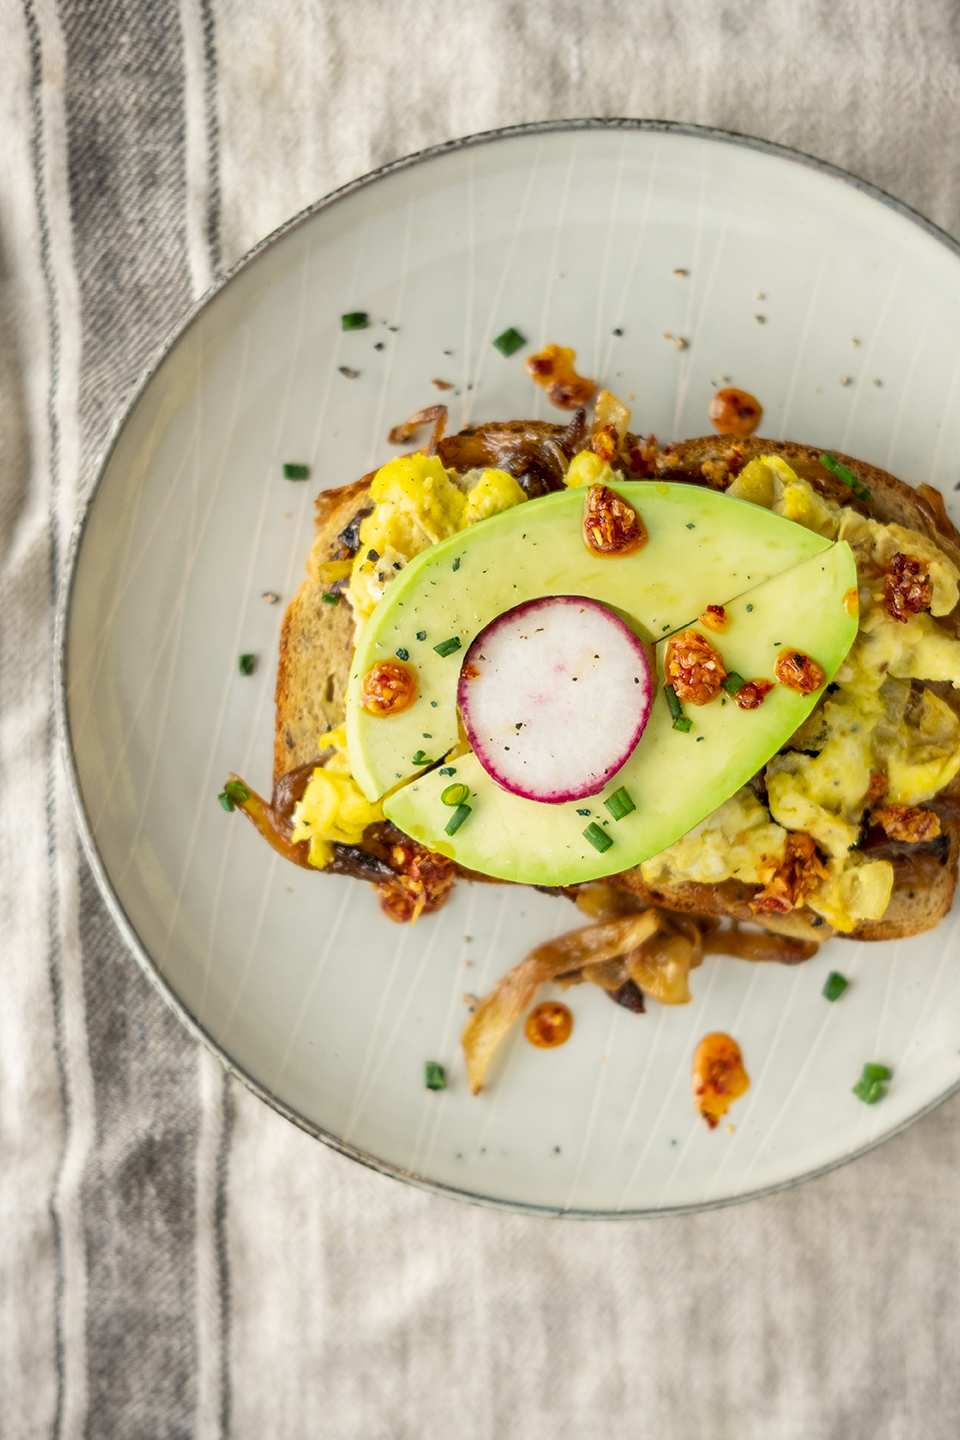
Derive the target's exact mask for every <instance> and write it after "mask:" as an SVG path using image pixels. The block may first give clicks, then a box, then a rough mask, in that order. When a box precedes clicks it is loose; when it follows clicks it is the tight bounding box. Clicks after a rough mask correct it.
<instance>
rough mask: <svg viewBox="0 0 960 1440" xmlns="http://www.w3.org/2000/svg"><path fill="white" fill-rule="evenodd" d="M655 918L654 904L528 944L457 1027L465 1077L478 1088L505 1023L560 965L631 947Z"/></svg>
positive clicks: (650, 930) (575, 965) (597, 960)
mask: <svg viewBox="0 0 960 1440" xmlns="http://www.w3.org/2000/svg"><path fill="white" fill-rule="evenodd" d="M659 924H660V918H659V916H658V914H657V912H656V910H644V911H642V912H641V913H640V914H639V915H626V916H624V917H623V918H622V919H619V920H610V921H608V922H607V923H606V924H601V925H585V926H583V927H582V928H581V929H579V930H571V931H570V932H569V933H568V934H566V935H560V936H558V937H557V939H556V940H548V941H547V942H546V943H545V944H543V945H538V946H537V948H536V949H535V950H531V952H530V954H529V955H528V956H527V957H526V959H524V960H521V961H520V964H519V965H515V966H514V967H513V969H512V970H508V971H507V973H506V975H504V976H503V977H502V978H501V979H500V980H498V981H497V983H496V985H495V986H494V987H493V989H492V990H491V991H490V993H489V995H485V996H484V998H483V999H482V1000H481V1001H480V1003H479V1005H478V1006H477V1008H476V1009H475V1010H474V1012H473V1014H472V1015H471V1016H470V1019H469V1020H468V1021H467V1023H466V1025H465V1026H464V1028H463V1034H462V1036H461V1044H462V1045H463V1051H464V1055H465V1057H466V1062H467V1079H468V1081H469V1083H470V1089H471V1090H472V1092H473V1094H474V1095H477V1094H479V1092H480V1090H481V1088H482V1086H483V1079H484V1076H485V1075H486V1073H487V1067H488V1065H489V1064H490V1061H491V1060H492V1059H493V1055H494V1052H495V1050H496V1048H497V1046H498V1045H499V1044H500V1041H501V1040H502V1039H503V1038H504V1036H505V1035H506V1033H507V1031H508V1030H509V1029H510V1027H511V1026H512V1025H513V1024H514V1023H515V1022H516V1021H517V1020H519V1018H520V1016H521V1015H522V1014H523V1012H524V1010H525V1009H526V1008H527V1006H528V1005H529V1004H530V1002H531V1000H532V999H533V997H534V995H536V993H537V991H538V989H539V988H540V986H541V985H544V984H546V983H547V981H548V980H553V979H555V978H556V977H557V976H558V975H562V974H563V973H564V972H565V971H569V970H578V969H581V968H582V967H583V966H584V965H587V964H590V963H593V964H595V965H599V964H602V963H603V962H604V961H605V960H612V959H614V957H615V956H618V955H624V954H626V953H627V952H628V951H631V950H635V949H636V948H637V947H638V946H639V945H641V944H642V943H643V941H644V940H646V939H647V938H648V937H649V936H651V935H652V934H654V932H655V931H656V930H657V928H658V927H659Z"/></svg>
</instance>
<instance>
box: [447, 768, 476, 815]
mask: <svg viewBox="0 0 960 1440" xmlns="http://www.w3.org/2000/svg"><path fill="white" fill-rule="evenodd" d="M441 773H442V772H441ZM469 794H470V787H469V785H448V786H447V788H446V790H444V791H442V792H441V795H440V799H441V801H442V802H443V804H444V805H449V806H451V807H452V808H454V809H455V808H456V807H457V806H458V805H462V804H463V803H464V801H465V800H466V799H467V797H468V795H469Z"/></svg>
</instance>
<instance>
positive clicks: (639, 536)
mask: <svg viewBox="0 0 960 1440" xmlns="http://www.w3.org/2000/svg"><path fill="white" fill-rule="evenodd" d="M581 534H582V535H583V543H584V545H586V547H587V549H588V550H589V551H590V554H591V555H596V556H597V557H598V558H599V559H616V558H618V557H620V556H624V555H636V553H637V551H638V550H642V549H643V547H644V545H646V543H647V540H648V538H649V537H648V535H647V529H646V526H645V525H644V523H643V521H642V520H641V518H640V516H639V515H638V513H637V511H636V510H634V508H633V506H632V505H628V504H627V502H626V500H623V499H621V497H620V496H619V495H618V494H617V492H616V490H611V489H610V486H609V485H590V486H589V487H588V489H587V496H586V500H585V501H584V506H583V525H582V529H581Z"/></svg>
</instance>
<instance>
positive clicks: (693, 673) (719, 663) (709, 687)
mask: <svg viewBox="0 0 960 1440" xmlns="http://www.w3.org/2000/svg"><path fill="white" fill-rule="evenodd" d="M664 669H665V671H666V676H667V684H668V685H672V686H673V688H674V690H675V691H676V692H677V699H678V700H684V701H686V702H687V704H689V705H709V703H710V701H711V700H716V698H717V696H718V695H719V694H720V691H721V689H722V688H723V682H724V680H726V678H727V672H726V669H725V667H724V663H723V658H722V656H721V654H720V651H719V650H715V649H714V648H713V646H712V645H711V644H710V641H709V640H708V639H707V638H706V636H705V635H701V634H699V633H698V632H697V631H696V630H683V631H681V633H680V634H679V635H675V636H674V638H673V639H672V640H671V641H670V642H669V644H668V645H667V659H666V664H665V666H664Z"/></svg>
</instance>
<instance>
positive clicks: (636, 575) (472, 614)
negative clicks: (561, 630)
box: [347, 481, 857, 885]
mask: <svg viewBox="0 0 960 1440" xmlns="http://www.w3.org/2000/svg"><path fill="white" fill-rule="evenodd" d="M614 488H615V489H616V490H617V491H618V492H619V493H620V494H621V495H622V496H623V498H624V499H626V500H628V501H629V502H630V503H631V504H632V505H633V506H634V507H635V508H636V510H637V511H638V513H639V514H640V516H641V517H642V519H643V522H644V524H645V525H646V527H647V531H648V534H649V537H650V539H649V542H648V544H647V545H646V546H645V547H644V549H643V550H641V551H640V552H639V553H638V554H637V555H633V556H629V557H624V558H619V559H602V560H601V559H596V558H595V557H593V556H592V555H591V554H590V553H589V552H588V551H587V549H586V547H585V546H584V544H583V540H582V538H581V534H580V523H581V517H582V513H583V504H584V500H585V491H583V490H573V491H567V492H564V493H561V494H555V495H550V496H546V497H544V498H543V499H540V500H535V501H529V502H527V503H526V504H524V505H520V506H517V507H516V508H515V509H513V510H510V511H507V512H506V513H505V514H503V515H499V516H496V517H494V518H493V519H490V520H485V521H483V522H481V523H480V524H479V525H477V526H476V527H474V528H472V529H470V530H467V531H465V532H463V533H461V534H459V535H456V536H454V537H453V538H452V539H450V540H448V541H444V542H443V543H442V544H440V545H437V546H434V547H432V548H431V549H429V550H427V551H425V552H424V553H423V554H422V555H420V556H418V557H417V558H416V559H415V560H414V561H412V562H411V564H409V565H408V566H407V567H406V568H405V569H404V570H403V572H402V573H401V574H400V575H399V576H398V577H397V579H396V580H394V581H393V582H392V584H391V585H390V588H389V590H388V591H387V592H386V594H385V596H384V598H383V599H382V600H381V601H380V603H379V604H378V605H377V607H376V609H375V610H374V612H373V615H372V616H371V618H370V620H369V621H368V622H367V625H366V627H365V629H364V631H363V634H362V636H361V639H360V643H359V645H358V647H357V650H356V654H355V657H354V665H353V669H352V672H351V680H350V686H349V689H348V697H347V743H348V749H349V754H350V761H351V768H352V773H353V776H354V779H355V780H356V781H357V783H358V784H359V785H360V787H361V789H362V790H363V791H364V794H365V795H366V796H367V798H368V799H375V798H378V797H380V796H383V795H384V794H387V792H390V791H394V793H392V794H388V798H387V799H386V801H385V802H384V811H385V813H386V814H387V815H388V816H389V818H390V819H391V820H393V821H394V823H395V824H396V825H398V826H399V827H400V829H401V830H403V831H405V833H406V834H408V835H411V836H413V838H414V839H416V840H419V841H421V842H422V843H423V844H424V845H426V846H428V847H429V848H430V849H432V850H436V851H439V852H440V853H441V854H444V855H448V856H450V857H451V858H453V859H455V860H456V861H457V862H458V863H459V864H460V865H462V866H464V867H465V868H466V869H469V870H475V871H478V872H480V873H482V874H486V875H490V876H494V877H496V878H498V879H503V880H513V881H517V882H518V883H522V884H531V885H572V884H576V883H578V882H580V881H585V880H595V879H598V878H600V877H602V876H606V875H612V874H615V873H617V872H618V871H620V870H626V869H629V868H630V867H631V866H633V865H636V864H638V863H640V862H641V861H642V860H646V859H649V857H650V856H651V855H656V854H657V853H658V852H659V851H661V850H663V849H664V848H665V847H666V846H667V845H670V844H671V843H672V842H673V841H674V840H677V839H679V837H680V836H681V835H684V834H685V833H686V832H687V831H688V830H690V829H691V828H692V827H693V826H694V825H696V824H698V823H699V821H701V820H702V819H704V818H705V816H707V815H709V814H710V813H711V811H713V810H714V809H716V807H717V806H718V805H719V804H721V803H722V801H724V800H725V799H727V798H728V796H730V795H732V794H733V793H734V791H736V790H737V789H738V788H739V787H740V786H741V785H742V784H744V782H745V781H746V780H748V779H749V778H750V776H751V775H753V774H755V773H756V771H757V770H759V769H760V768H761V767H762V766H763V765H764V764H765V763H766V761H767V760H768V759H769V758H770V756H771V755H773V754H774V753H775V752H776V751H777V750H778V749H779V748H780V746H781V745H782V744H783V743H784V741H785V740H786V739H788V737H789V736H790V735H791V734H792V733H793V731H794V730H795V729H796V728H797V726H798V725H799V724H800V723H801V721H802V720H803V719H804V718H805V717H806V716H807V715H808V714H809V713H810V711H811V710H812V709H813V706H814V705H815V704H816V702H817V700H818V699H819V698H820V696H821V694H822V690H819V691H816V692H815V693H814V694H812V695H808V696H801V695H797V694H795V693H794V692H793V691H791V690H787V689H785V688H784V687H783V686H781V685H776V686H775V688H774V689H773V691H772V692H771V693H770V694H769V695H768V696H767V697H766V699H765V700H764V702H763V704H762V705H761V706H760V707H759V709H757V710H752V711H744V710H741V709H740V708H739V707H738V706H737V705H736V703H735V702H734V700H733V699H732V698H731V697H729V696H727V695H722V696H721V697H719V698H717V699H716V700H714V701H712V702H711V703H710V704H709V705H704V706H693V705H687V706H685V707H684V713H685V714H686V715H687V716H688V717H689V719H690V720H691V721H692V722H693V723H692V729H691V730H689V731H688V732H683V731H679V730H674V729H673V727H672V719H671V716H670V712H669V709H668V707H667V704H666V700H665V698H664V694H663V688H662V686H663V660H664V652H665V649H666V643H667V638H668V637H669V636H670V635H671V634H674V633H675V632H676V631H677V630H679V629H682V628H684V627H685V626H687V625H694V626H697V628H699V626H698V620H697V617H698V616H699V615H700V614H701V613H702V612H703V611H704V610H705V609H706V607H707V605H724V606H725V607H726V610H727V614H728V617H729V622H730V623H729V628H728V629H727V631H726V632H725V633H724V634H722V635H716V634H711V633H710V632H703V631H702V632H701V633H706V634H707V635H708V638H709V640H710V642H711V644H713V645H714V646H715V647H716V648H717V649H718V650H719V651H720V653H721V655H722V656H723V659H724V664H725V665H726V668H727V670H728V672H731V673H732V672H736V673H737V674H739V675H741V676H742V677H743V678H744V679H745V680H755V679H761V678H762V679H767V680H771V681H772V680H773V679H774V665H775V664H776V659H777V656H778V654H779V653H780V651H781V650H783V649H797V650H801V651H803V652H804V653H805V654H807V655H810V656H812V657H813V658H814V659H815V660H816V661H817V662H818V663H819V664H820V666H821V667H822V668H823V670H824V672H825V676H826V682H829V681H830V680H831V679H832V677H833V675H834V673H835V671H836V669H837V667H838V666H839V665H840V663H841V661H842V660H843V659H844V657H845V656H846V654H847V651H848V650H849V648H850V646H851V644H852V643H853V640H854V637H855V636H856V633H857V620H856V617H855V616H850V615H849V614H848V613H847V611H846V609H845V607H844V597H845V596H846V594H847V593H848V591H850V590H851V589H853V590H855V588H856V583H857V579H856V570H855V566H854V562H853V556H852V553H851V551H850V548H849V546H847V545H846V544H832V543H831V542H830V541H828V540H825V539H823V538H822V537H821V536H818V535H815V534H813V533H812V532H811V531H809V530H805V529H804V528H803V527H802V526H799V525H796V524H794V523H793V522H792V521H788V520H784V519H782V518H781V517H780V516H777V515H773V514H771V513H770V512H769V511H767V510H764V509H762V508H760V507H759V506H755V505H751V504H749V503H747V502H745V501H739V500H731V499H729V498H727V497H726V496H723V495H720V494H717V493H716V492H713V491H708V490H699V489H696V488H694V487H691V486H688V485H667V484H657V483H651V482H643V481H639V482H638V481H633V482H629V481H625V482H623V483H622V484H618V485H616V486H615V487H614ZM565 594H579V595H586V596H589V597H591V598H593V599H596V600H599V601H601V602H602V603H604V604H606V605H609V606H610V607H611V609H613V610H615V611H616V612H617V613H618V614H619V615H621V616H622V618H623V619H625V620H626V621H627V623H628V624H630V625H631V626H632V627H633V629H634V630H635V632H636V633H637V634H638V635H639V636H640V637H641V638H642V639H644V640H646V641H653V642H656V662H657V676H658V684H657V691H656V694H655V697H654V703H653V709H652V711H651V715H650V720H649V722H648V724H647V727H646V729H645V731H644V733H643V735H642V736H641V738H640V741H639V743H638V744H637V746H636V749H635V750H634V751H633V754H632V755H631V756H630V758H629V759H628V760H627V761H626V763H625V764H624V765H623V766H622V767H621V768H620V770H619V771H618V772H617V774H616V775H615V776H614V777H613V778H612V779H611V781H610V783H609V785H608V786H607V787H606V789H605V790H604V791H602V792H601V793H600V794H599V795H596V796H592V797H590V798H589V799H587V800H580V801H569V802H567V803H565V804H562V805H552V804H545V803H542V802H539V801H535V800H527V799H524V798H523V797H522V796H519V795H513V794H510V793H509V792H508V791H506V790H503V789H501V787H500V786H499V785H497V784H496V782H495V781H494V780H492V779H491V778H490V776H488V775H487V773H486V771H484V769H483V768H482V766H481V765H480V763H479V761H478V760H477V758H476V756H475V755H473V754H469V755H466V756H464V757H462V758H460V759H456V760H452V761H450V762H449V764H447V765H444V767H443V769H444V770H445V771H446V773H445V774H441V773H440V772H439V770H437V769H434V770H428V771H426V773H421V774H419V775H418V773H417V772H418V771H420V770H422V769H423V766H424V765H425V764H430V763H431V762H434V761H439V760H441V759H442V758H443V757H444V756H445V755H446V754H447V752H449V751H450V750H452V749H453V747H454V746H455V745H457V743H458V741H459V739H460V735H459V729H458V721H457V709H456V691H457V683H458V680H459V677H460V667H461V665H462V662H463V658H464V656H465V654H466V651H467V649H468V648H469V645H470V642H471V641H472V640H473V638H474V636H475V635H476V634H478V632H479V631H480V630H481V629H483V627H484V626H485V625H487V624H488V623H489V622H490V621H491V620H492V619H494V618H495V617H496V616H497V615H499V614H502V613H503V612H504V611H505V610H508V609H510V608H511V607H512V606H514V605H518V604H520V603H521V602H522V601H524V600H529V599H533V598H535V597H537V596H543V595H565ZM731 597H734V598H732V599H731ZM418 633H419V634H424V635H425V638H424V639H423V640H420V639H418ZM454 637H455V638H457V639H458V640H460V642H461V643H460V648H459V649H457V650H455V651H452V652H451V653H448V654H446V655H444V654H438V653H437V651H436V650H435V649H434V646H437V645H439V646H440V647H441V650H443V649H447V648H448V647H447V646H445V645H444V644H443V642H444V641H449V640H451V639H453V638H454ZM658 637H660V638H659V639H658ZM398 650H400V651H404V652H406V654H407V656H408V657H409V660H408V663H409V664H411V665H412V666H414V667H415V669H416V671H417V674H418V677H419V686H420V693H419V698H418V700H417V702H416V703H415V704H414V705H413V706H411V707H410V709H409V710H406V711H403V712H401V713H400V714H399V715H395V716H389V717H383V718H376V717H373V716H370V715H368V714H367V713H366V712H365V711H364V710H363V709H362V708H361V706H360V685H361V681H362V678H363V676H364V675H365V674H366V672H367V670H368V669H370V667H371V666H372V665H374V664H375V663H376V662H377V661H378V660H381V659H388V658H390V657H392V656H395V655H396V654H397V652H398ZM401 658H403V657H402V656H401ZM414 756H417V761H416V762H414V758H413V757H414ZM412 777H416V778H412ZM404 782H410V783H404ZM452 783H456V784H458V785H459V784H465V785H467V786H468V788H469V792H470V793H469V797H468V800H467V804H468V805H469V806H470V813H469V814H468V815H467V817H466V819H465V820H463V822H462V823H461V824H460V825H459V828H457V830H456V832H455V834H454V835H453V836H450V835H448V834H447V833H446V826H447V824H448V823H449V822H450V819H451V815H452V814H453V811H452V810H451V809H450V808H449V807H448V806H446V805H444V804H443V803H442V801H441V798H440V797H441V793H442V792H443V791H444V790H445V789H446V788H447V787H448V786H450V785H451V784H452ZM621 787H623V788H625V789H626V790H627V792H628V794H629V796H630V799H631V800H632V801H633V804H634V807H635V808H634V809H633V810H632V811H631V812H630V813H629V814H627V815H625V816H624V818H623V819H621V820H619V821H617V820H614V819H613V818H612V816H611V815H610V812H609V811H608V810H607V809H606V806H605V805H604V803H603V802H604V800H606V799H609V798H610V796H611V795H612V794H613V793H614V791H616V790H619V789H620V788H621ZM588 826H593V827H599V828H600V830H601V831H602V832H603V834H604V835H605V836H608V837H609V838H610V840H611V841H612V842H613V843H612V844H611V845H610V846H609V848H606V849H605V850H603V851H600V850H597V849H596V848H595V847H594V846H593V845H592V844H591V843H590V842H589V841H588V840H587V839H586V838H585V836H584V831H585V830H586V829H587V827H588ZM601 843H602V842H601Z"/></svg>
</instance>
